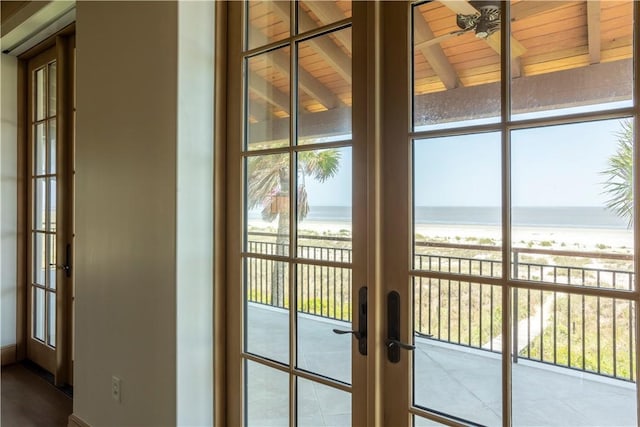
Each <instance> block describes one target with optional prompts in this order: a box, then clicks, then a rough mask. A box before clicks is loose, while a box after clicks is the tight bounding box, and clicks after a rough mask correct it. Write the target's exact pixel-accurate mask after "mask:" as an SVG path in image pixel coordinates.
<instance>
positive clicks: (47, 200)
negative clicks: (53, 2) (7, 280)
mask: <svg viewBox="0 0 640 427" xmlns="http://www.w3.org/2000/svg"><path fill="white" fill-rule="evenodd" d="M72 49H73V39H69V38H68V37H58V39H57V40H56V44H55V46H54V47H53V48H50V49H48V50H46V51H44V52H42V53H40V54H38V55H37V56H35V57H33V58H31V59H29V60H28V61H27V78H26V82H25V83H26V86H27V97H28V101H27V117H28V122H27V125H28V128H27V141H28V144H27V156H26V157H27V171H28V172H27V174H26V176H27V177H28V182H27V187H28V190H27V194H28V197H27V205H28V207H27V212H28V219H27V224H28V225H27V230H28V233H27V268H26V270H27V274H26V277H27V289H26V291H27V292H26V294H27V295H26V299H27V301H26V308H27V325H26V326H27V328H26V357H27V358H28V359H30V360H32V361H33V362H35V363H36V364H38V365H40V366H41V367H42V368H44V369H45V370H47V371H49V372H50V373H52V374H53V375H54V378H55V382H56V384H65V383H67V384H72V379H71V372H72V369H71V329H70V325H71V304H72V298H73V290H72V283H73V282H72V270H71V266H72V241H73V231H72V230H73V223H72V215H71V206H72V201H71V195H72V191H73V172H72V169H73V157H72V152H73V150H72V145H73V125H72V123H73V119H74V118H73V115H74V108H73V106H72V105H73V88H72V78H73V77H72V73H73V70H72V68H73V60H72V53H73V50H72Z"/></svg>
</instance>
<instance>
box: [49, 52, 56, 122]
mask: <svg viewBox="0 0 640 427" xmlns="http://www.w3.org/2000/svg"><path fill="white" fill-rule="evenodd" d="M56 74H57V73H56V63H55V62H52V63H51V64H49V78H48V81H49V103H48V104H49V117H53V116H55V115H56V94H57V91H56V85H57V77H56Z"/></svg>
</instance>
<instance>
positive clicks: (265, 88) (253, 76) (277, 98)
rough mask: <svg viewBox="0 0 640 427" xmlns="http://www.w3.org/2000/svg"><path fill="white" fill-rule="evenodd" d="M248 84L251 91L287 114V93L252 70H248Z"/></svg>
mask: <svg viewBox="0 0 640 427" xmlns="http://www.w3.org/2000/svg"><path fill="white" fill-rule="evenodd" d="M248 86H249V90H250V91H251V92H253V93H254V94H256V95H258V96H259V97H260V98H262V99H264V100H265V101H266V102H268V103H269V104H271V105H273V106H275V107H277V108H279V109H281V110H283V111H284V112H286V113H287V114H289V95H288V94H287V93H285V92H283V91H281V90H280V89H278V88H277V87H275V86H273V85H272V84H271V83H270V82H268V81H267V80H265V79H263V78H262V77H260V76H259V75H258V74H257V73H255V72H253V71H250V72H249V83H248Z"/></svg>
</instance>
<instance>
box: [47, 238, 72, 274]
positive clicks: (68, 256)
mask: <svg viewBox="0 0 640 427" xmlns="http://www.w3.org/2000/svg"><path fill="white" fill-rule="evenodd" d="M49 267H55V268H56V270H64V273H65V276H67V277H71V245H70V244H69V243H67V246H66V247H65V260H64V264H55V263H51V264H49Z"/></svg>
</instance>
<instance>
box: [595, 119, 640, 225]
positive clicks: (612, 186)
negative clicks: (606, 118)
mask: <svg viewBox="0 0 640 427" xmlns="http://www.w3.org/2000/svg"><path fill="white" fill-rule="evenodd" d="M616 137H617V138H618V150H617V151H616V153H615V154H614V155H613V156H611V157H610V158H609V160H608V162H607V164H608V168H607V169H606V170H604V171H603V172H602V173H603V174H604V175H606V176H607V180H606V181H605V182H604V188H605V191H604V192H605V194H607V195H608V196H609V199H608V200H607V202H606V204H607V208H609V209H611V210H612V211H613V212H615V213H616V214H617V215H618V216H620V217H621V218H624V219H626V220H627V221H628V226H629V228H631V226H632V225H633V126H632V123H631V121H630V120H625V121H623V122H622V129H621V130H620V131H618V132H616Z"/></svg>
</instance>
